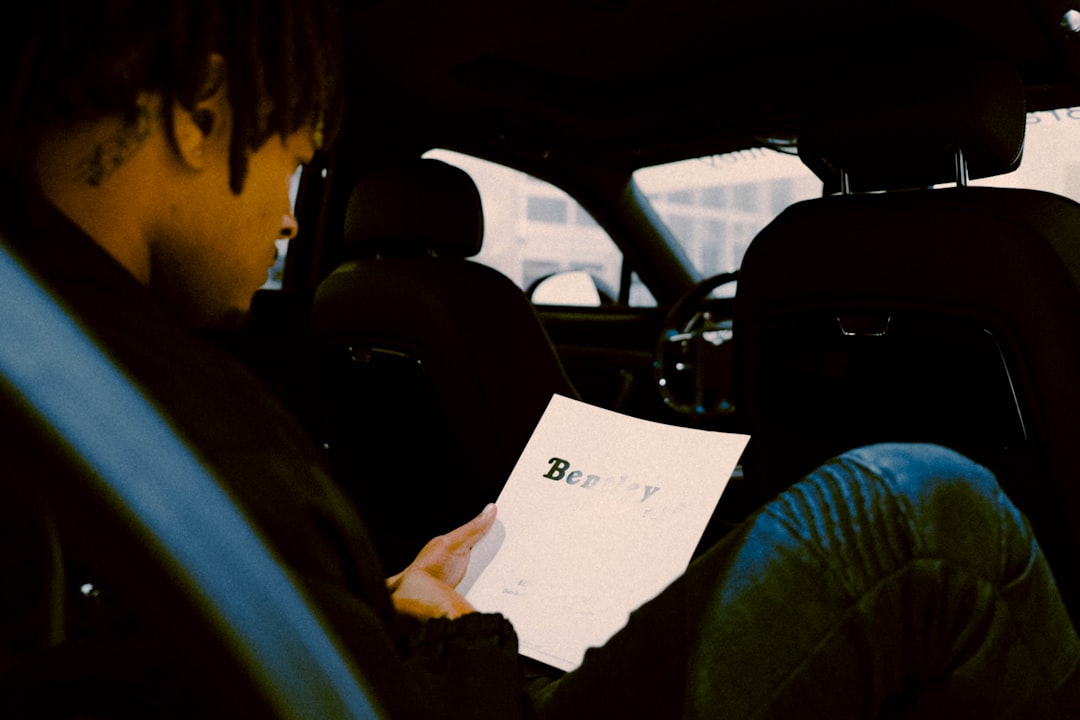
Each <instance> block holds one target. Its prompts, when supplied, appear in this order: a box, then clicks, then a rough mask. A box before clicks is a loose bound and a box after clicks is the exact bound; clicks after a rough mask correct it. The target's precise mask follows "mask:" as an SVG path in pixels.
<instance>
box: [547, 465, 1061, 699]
mask: <svg viewBox="0 0 1080 720" xmlns="http://www.w3.org/2000/svg"><path fill="white" fill-rule="evenodd" d="M1078 666H1080V639H1078V637H1077V634H1076V631H1075V629H1074V627H1073V625H1072V623H1071V621H1070V619H1069V617H1068V615H1067V613H1066V610H1065V608H1064V606H1063V605H1062V602H1061V599H1060V597H1059V596H1058V593H1057V590H1056V588H1055V585H1054V581H1053V577H1052V576H1051V574H1050V570H1049V567H1048V566H1047V563H1046V560H1045V558H1044V557H1043V555H1042V553H1041V551H1040V550H1039V548H1038V546H1037V544H1036V542H1035V540H1034V537H1033V536H1032V533H1031V530H1030V528H1029V526H1028V523H1027V521H1026V519H1025V518H1024V517H1023V516H1022V515H1021V514H1020V512H1019V511H1018V510H1017V509H1016V508H1015V507H1014V506H1013V505H1012V504H1011V503H1010V502H1009V500H1008V499H1007V498H1006V497H1005V496H1004V494H1003V493H1002V491H1001V490H1000V488H999V487H998V485H997V483H996V481H995V479H994V477H993V476H992V475H991V474H990V473H989V472H988V471H987V470H985V469H984V468H982V467H980V466H978V465H976V464H974V463H972V462H970V461H968V460H967V459H965V458H963V457H961V456H959V455H957V454H956V453H954V452H951V451H949V450H946V449H944V448H940V447H937V446H930V445H875V446H870V447H866V448H861V449H858V450H854V451H851V452H849V453H846V454H845V455H843V456H841V457H839V458H836V459H834V460H833V461H831V462H829V463H827V464H825V465H824V466H822V467H821V468H819V469H818V470H816V471H815V472H813V473H811V474H810V475H809V476H808V477H806V478H805V479H803V480H802V481H801V482H799V483H798V484H796V485H794V486H793V487H791V488H790V489H789V490H787V491H785V492H784V493H783V494H781V495H780V496H779V497H777V498H776V499H775V500H773V501H772V502H771V503H769V504H768V505H767V506H765V507H764V508H763V509H761V510H760V511H758V512H757V513H755V514H754V515H753V516H752V517H751V518H750V519H749V520H747V522H745V523H744V524H743V525H742V526H740V528H738V529H737V530H735V531H733V532H732V533H731V534H729V535H728V536H727V537H725V538H724V539H723V540H722V541H721V542H720V543H718V544H717V545H716V546H715V547H714V548H712V549H711V550H710V551H709V552H708V553H706V554H705V555H703V556H702V557H701V558H699V559H698V560H697V561H695V562H694V563H693V564H692V565H691V567H690V568H689V569H688V570H687V572H686V573H685V574H684V576H683V577H681V578H680V579H679V580H677V581H676V582H675V583H673V584H672V585H671V586H669V587H668V589H667V590H665V591H664V592H663V593H661V594H660V595H659V596H658V597H657V598H655V599H654V600H652V601H651V602H649V603H647V604H646V605H645V606H643V607H642V608H640V609H639V610H637V611H636V612H635V613H634V614H633V615H632V616H631V619H630V621H629V623H628V624H627V626H626V627H625V628H624V629H623V630H622V631H620V632H619V633H618V634H617V635H616V636H615V637H613V638H612V639H611V640H610V641H609V642H608V643H607V644H605V646H604V647H602V648H594V649H592V650H590V651H589V652H588V654H587V655H586V658H585V662H584V663H583V664H582V666H581V667H580V668H578V669H577V670H575V671H573V672H571V673H568V674H566V675H565V676H563V677H561V678H559V679H558V680H555V681H553V682H551V683H550V684H546V685H544V686H542V687H541V686H538V687H536V688H535V689H534V691H533V692H532V695H533V700H534V703H535V706H536V708H537V712H538V714H539V716H540V717H541V718H560V719H561V718H578V717H580V718H586V717H587V718H592V719H594V718H597V717H619V718H627V717H631V718H633V717H648V718H679V717H685V718H706V717H709V718H712V717H716V718H772V717H798V718H819V717H820V718H830V719H831V718H874V717H883V718H909V717H910V718H935V717H947V718H950V720H951V719H953V718H962V717H973V718H975V717H977V718H1042V717H1062V718H1065V717H1070V718H1071V717H1080V670H1078Z"/></svg>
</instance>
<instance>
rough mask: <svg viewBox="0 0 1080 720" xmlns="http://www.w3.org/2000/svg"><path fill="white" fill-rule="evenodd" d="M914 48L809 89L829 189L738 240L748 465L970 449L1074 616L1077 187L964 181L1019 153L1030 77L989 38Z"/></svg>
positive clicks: (770, 476) (806, 142) (772, 475)
mask: <svg viewBox="0 0 1080 720" xmlns="http://www.w3.org/2000/svg"><path fill="white" fill-rule="evenodd" d="M955 50H959V48H955ZM958 54H959V55H960V57H957V56H958ZM924 57H925V58H926V59H925V60H920V59H910V58H908V59H907V61H906V62H904V63H897V64H895V65H892V66H889V65H882V64H877V65H875V64H870V65H872V67H871V68H868V70H867V72H866V73H865V74H862V75H861V76H860V75H859V74H858V73H853V74H852V77H851V78H850V79H851V83H850V84H841V85H837V86H833V87H831V88H829V89H828V90H823V91H822V92H821V93H820V94H819V96H818V99H819V100H820V106H819V107H818V108H817V109H815V110H814V111H812V112H810V113H809V114H808V115H807V117H806V118H805V122H804V126H803V131H802V133H801V135H800V137H799V154H800V157H801V159H802V160H803V162H804V163H805V164H807V165H808V166H809V167H810V168H811V169H813V170H814V171H815V172H816V173H817V175H818V176H819V177H821V178H822V180H823V182H824V183H825V186H826V187H827V188H828V189H829V190H832V191H835V193H836V194H832V195H829V196H826V197H822V198H819V199H814V200H810V201H806V202H802V203H799V204H796V205H793V206H792V207H790V208H789V209H787V210H786V211H785V212H783V213H782V214H781V215H780V216H778V217H777V218H776V219H775V220H774V221H773V222H772V223H771V224H770V225H769V226H767V227H766V228H764V229H763V230H762V231H761V232H760V234H759V235H758V236H757V237H756V238H755V239H754V240H753V242H752V243H751V245H750V247H749V249H748V251H747V253H746V256H745V259H744V262H743V265H742V268H741V271H740V276H739V286H738V291H737V297H736V300H735V307H734V334H735V342H736V350H735V352H736V367H737V372H738V374H739V387H740V388H741V393H742V397H741V398H740V407H741V408H742V410H743V411H744V412H745V413H746V415H745V418H746V420H747V424H748V427H747V429H748V432H750V433H751V434H752V436H753V440H752V443H751V446H750V448H749V449H748V452H747V455H746V457H745V459H746V472H747V475H748V478H750V479H751V480H753V481H756V482H758V483H760V485H761V486H762V488H763V492H765V493H766V494H773V493H775V492H777V491H779V490H780V489H782V488H783V487H784V486H786V485H787V484H789V483H790V482H792V481H793V480H795V479H797V478H798V477H799V476H801V475H802V474H803V473H805V472H807V471H809V470H811V469H812V468H813V467H815V466H816V465H817V464H819V463H820V462H821V461H823V460H825V459H827V458H828V457H829V456H831V455H834V454H836V453H839V452H841V451H843V450H846V449H848V448H850V447H852V446H857V445H862V444H867V443H872V442H878V441H928V442H936V443H940V444H943V445H946V446H950V447H952V448H954V449H956V450H959V451H961V452H963V453H966V454H967V455H969V456H970V457H972V458H973V459H975V460H977V461H979V462H982V463H983V464H985V465H987V466H988V467H989V468H990V469H991V470H993V471H994V472H995V473H997V475H998V478H999V480H1000V482H1001V484H1002V485H1003V487H1004V488H1005V490H1006V492H1007V493H1008V494H1009V495H1010V496H1011V497H1012V499H1013V500H1014V502H1016V503H1017V505H1018V506H1019V507H1020V508H1021V509H1023V510H1024V511H1025V512H1026V513H1027V515H1028V516H1029V518H1030V519H1031V521H1032V524H1033V527H1034V529H1035V532H1036V535H1037V537H1038V538H1039V540H1040V542H1041V544H1042V545H1043V547H1044V549H1045V551H1046V553H1047V555H1048V557H1049V559H1050V562H1051V565H1052V567H1053V568H1054V571H1055V574H1056V576H1057V579H1058V583H1059V585H1060V586H1061V589H1062V592H1063V594H1064V595H1065V599H1066V603H1067V604H1068V605H1069V607H1070V611H1071V612H1072V613H1073V617H1074V620H1075V618H1076V617H1077V613H1078V611H1080V582H1078V577H1080V552H1078V551H1080V482H1077V472H1076V448H1077V446H1078V441H1080V205H1077V204H1076V203H1075V202H1073V201H1072V200H1069V199H1066V198H1064V197H1060V196H1057V195H1053V194H1048V193H1044V192H1038V191H1034V190H1019V189H1003V188H994V187H972V186H967V182H968V181H969V179H970V178H972V177H975V178H977V177H988V176H992V175H997V174H1002V173H1006V172H1009V171H1011V170H1013V169H1015V168H1016V167H1017V166H1018V164H1019V162H1020V159H1021V151H1022V146H1023V137H1024V130H1025V122H1026V113H1025V90H1024V86H1023V83H1022V81H1021V79H1020V76H1019V73H1018V72H1017V71H1016V70H1015V69H1014V68H1012V67H1010V66H1009V65H1008V63H1006V62H1004V61H999V60H997V59H996V58H994V57H993V56H988V55H987V56H980V55H975V54H971V55H969V56H967V57H963V54H962V52H960V53H958V52H953V53H951V54H950V55H949V58H950V59H948V60H946V61H944V62H941V61H939V57H940V56H938V55H936V54H935V53H932V52H927V53H926V54H925V56H924ZM943 183H948V184H949V185H950V186H949V187H937V188H935V187H932V186H935V185H940V184H943Z"/></svg>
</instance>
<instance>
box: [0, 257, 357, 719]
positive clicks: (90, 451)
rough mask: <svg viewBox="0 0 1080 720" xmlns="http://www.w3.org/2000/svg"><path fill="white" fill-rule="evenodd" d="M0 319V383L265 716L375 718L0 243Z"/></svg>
mask: <svg viewBox="0 0 1080 720" xmlns="http://www.w3.org/2000/svg"><path fill="white" fill-rule="evenodd" d="M0 318H2V322H0V383H3V384H6V385H8V386H9V388H10V389H11V390H12V391H13V392H14V394H15V395H16V396H18V397H20V398H21V399H22V400H23V402H24V403H25V404H26V406H27V408H28V411H29V412H30V413H32V414H33V415H36V416H37V419H38V420H39V421H40V422H42V423H44V425H45V427H47V428H50V429H51V430H52V431H53V432H54V433H55V435H56V437H57V438H58V442H62V443H63V444H64V445H66V447H67V449H68V450H70V451H71V452H72V453H73V454H74V455H75V456H76V457H78V458H79V459H80V460H81V462H82V463H83V464H84V465H85V466H86V467H87V469H88V470H89V471H90V472H89V475H91V476H92V478H93V480H94V481H95V482H96V487H95V488H94V492H95V494H97V495H99V496H100V497H102V498H103V499H104V500H105V501H107V502H109V503H111V504H112V505H114V506H118V507H120V508H121V509H122V510H123V511H124V512H125V513H126V514H127V516H128V517H129V520H130V522H131V524H132V526H133V527H134V528H135V529H136V532H137V533H139V534H140V536H141V537H140V538H139V539H140V540H141V541H144V542H146V543H152V544H153V546H155V550H156V554H157V556H159V557H161V558H163V562H165V563H167V564H168V566H169V567H168V570H169V572H170V574H171V575H172V576H173V577H174V578H175V579H176V580H177V583H176V585H177V586H178V587H181V588H184V591H185V592H187V593H188V600H190V602H191V603H192V606H193V607H195V608H198V611H199V612H200V613H202V614H203V615H204V616H205V618H206V619H207V620H208V621H209V623H210V624H211V625H212V626H213V627H214V629H215V631H216V632H217V633H218V634H219V635H221V636H223V637H225V638H226V640H227V641H226V642H225V643H224V645H225V646H226V647H228V648H230V650H231V651H232V652H233V653H234V655H235V657H236V660H237V661H238V662H240V663H243V666H245V667H246V668H247V671H248V674H249V675H250V676H252V677H254V678H255V680H256V682H257V684H258V686H259V687H260V688H261V689H262V691H263V693H264V695H265V696H266V697H267V698H268V699H269V701H270V702H269V704H270V706H271V707H273V708H274V710H275V711H277V713H278V714H279V715H280V716H281V717H291V718H298V719H299V718H376V717H377V715H376V713H375V711H374V708H373V705H372V702H371V701H370V700H369V696H368V694H367V693H366V692H365V689H364V688H363V686H362V684H361V681H360V680H359V679H358V678H359V677H360V676H359V673H358V672H357V671H355V669H354V668H353V667H352V666H351V665H350V663H349V662H348V661H347V660H346V658H345V657H344V656H343V655H342V654H341V653H340V652H339V650H338V648H337V647H336V646H335V645H334V642H333V640H332V639H331V638H330V637H329V635H328V634H327V632H326V630H325V629H324V627H323V626H322V625H321V624H320V622H319V620H318V618H317V617H316V615H315V612H314V610H313V609H312V608H311V607H310V606H309V605H308V604H307V603H306V602H305V600H304V598H303V597H302V595H301V594H300V592H299V590H298V589H297V588H296V586H295V585H294V584H293V582H292V581H291V579H290V578H289V577H288V575H287V573H286V572H285V570H284V569H283V567H282V566H281V565H280V564H279V563H278V561H277V560H276V559H275V558H274V557H273V555H272V554H271V552H270V551H269V549H268V548H267V547H266V545H265V544H264V543H263V542H262V541H261V540H260V538H259V537H258V535H257V534H256V532H255V530H254V529H253V528H252V526H251V525H250V524H249V523H248V521H247V520H246V519H245V517H244V516H243V513H242V512H241V510H240V509H239V508H238V507H237V506H236V505H235V503H233V501H232V500H231V499H230V498H229V497H228V495H227V494H226V493H225V492H224V490H223V489H222V488H221V486H220V485H219V484H218V482H217V481H216V480H215V479H214V478H213V477H212V476H211V474H210V473H209V472H208V471H207V469H206V468H205V467H204V466H203V465H202V464H201V463H200V462H199V460H198V459H197V458H196V457H195V456H194V454H193V453H192V452H191V450H190V449H189V448H188V447H187V446H186V445H185V444H184V442H183V441H182V440H181V439H180V438H179V437H178V436H177V435H176V433H175V432H174V431H173V430H172V428H171V427H170V426H169V424H168V423H167V421H166V420H165V419H164V418H163V417H162V416H161V415H160V414H159V413H158V412H157V411H156V410H155V408H154V407H153V406H152V405H151V404H150V403H149V402H148V401H147V400H146V398H145V397H144V396H143V395H142V393H141V392H140V391H139V390H138V388H136V387H135V386H134V385H133V384H132V383H131V381H130V380H128V379H127V378H126V377H125V376H124V375H123V373H122V372H121V371H120V370H119V369H117V367H116V366H115V365H114V364H113V363H112V362H111V361H110V360H109V359H108V358H107V357H106V356H105V355H104V354H103V353H102V352H101V350H100V349H98V348H97V347H96V346H95V344H94V342H93V341H92V340H91V338H90V337H89V336H88V335H87V334H86V333H85V332H84V331H83V330H82V329H81V328H80V327H79V326H78V325H77V324H76V323H75V322H74V321H73V320H72V319H71V317H69V316H68V314H67V313H66V312H65V311H64V310H63V309H62V308H61V307H60V306H59V304H58V303H57V302H56V301H55V300H54V299H53V298H52V297H50V295H49V294H48V292H47V291H46V290H45V289H44V288H43V287H42V286H41V285H40V284H39V283H38V282H37V281H36V280H35V279H34V278H33V277H31V275H30V274H29V273H28V272H27V271H26V270H25V269H24V268H23V267H22V266H21V264H20V263H19V262H18V260H17V259H16V258H15V257H14V256H13V255H12V254H11V252H10V251H9V250H8V249H7V248H6V247H4V245H3V243H2V242H0ZM76 398H77V402H73V399H76ZM151 477H152V478H153V482H147V481H146V479H147V478H151Z"/></svg>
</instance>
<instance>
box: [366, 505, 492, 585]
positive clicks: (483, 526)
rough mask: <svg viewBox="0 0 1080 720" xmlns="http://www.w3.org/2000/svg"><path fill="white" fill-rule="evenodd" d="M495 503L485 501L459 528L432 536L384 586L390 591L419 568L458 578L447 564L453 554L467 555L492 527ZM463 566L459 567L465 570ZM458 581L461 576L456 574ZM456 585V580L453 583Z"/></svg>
mask: <svg viewBox="0 0 1080 720" xmlns="http://www.w3.org/2000/svg"><path fill="white" fill-rule="evenodd" d="M495 515H496V509H495V503H488V505H487V507H485V508H484V510H483V512H481V513H480V514H479V515H477V516H476V517H474V518H473V519H472V520H470V521H469V522H467V523H465V524H464V525H462V526H461V527H459V528H455V529H454V530H451V531H450V532H448V533H446V534H445V535H440V536H438V537H436V538H433V539H432V540H431V541H430V542H428V544H427V545H425V546H424V547H423V549H421V550H420V554H419V555H417V556H416V559H415V560H413V562H412V563H411V564H410V565H409V567H407V568H405V570H402V571H401V572H399V573H398V574H397V575H394V576H392V577H389V578H387V579H386V585H387V587H388V588H390V590H391V591H393V590H394V589H395V588H396V587H397V586H398V585H399V584H400V582H401V578H402V576H403V575H404V574H405V573H406V572H408V571H409V570H411V569H422V570H426V571H427V572H429V573H432V574H434V575H436V576H439V577H444V576H445V577H457V576H458V573H457V572H447V570H449V568H448V567H447V566H448V565H450V564H451V563H452V562H453V558H454V557H455V556H462V557H465V558H467V557H468V554H469V551H471V550H472V548H473V546H474V545H476V543H478V542H480V539H481V538H483V537H484V536H485V535H487V533H488V531H489V530H491V526H492V525H494V524H495ZM464 572H465V568H464V567H461V568H460V573H464ZM457 579H459V580H460V577H457ZM452 584H456V582H454V583H452Z"/></svg>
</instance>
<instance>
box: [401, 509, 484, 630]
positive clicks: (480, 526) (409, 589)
mask: <svg viewBox="0 0 1080 720" xmlns="http://www.w3.org/2000/svg"><path fill="white" fill-rule="evenodd" d="M495 512H496V511H495V506H494V505H488V506H487V507H486V508H484V510H483V512H481V513H480V514H479V515H477V516H476V517H475V518H473V519H472V520H470V521H469V522H467V523H465V524H464V525H462V526H461V527H459V528H456V529H455V530H451V531H450V532H448V533H446V534H445V535H440V536H439V537H436V538H433V539H432V540H431V541H429V542H428V543H427V545H425V546H424V547H423V549H422V550H420V553H419V554H418V555H417V556H416V559H415V560H413V561H412V562H411V563H410V564H409V567H407V568H405V569H404V570H402V571H401V572H400V573H398V574H397V575H394V576H393V577H391V578H388V579H387V581H386V586H387V588H388V589H389V590H390V597H391V599H392V600H393V602H394V609H395V610H397V612H399V613H402V614H404V615H410V616H412V617H415V618H418V619H421V620H423V619H428V618H434V617H451V618H453V617H458V616H460V615H464V614H466V613H469V612H473V611H474V608H473V607H472V605H470V604H469V603H468V602H467V601H466V600H465V598H464V597H462V596H461V595H460V594H459V593H458V592H457V591H456V590H455V589H454V588H456V587H457V586H458V583H460V582H461V579H462V578H463V577H464V576H465V571H466V568H468V567H469V558H470V554H471V552H472V549H473V546H474V545H476V543H477V542H479V541H480V540H481V539H482V538H483V537H484V536H485V535H486V534H487V533H488V531H490V530H491V527H492V525H493V524H494V522H495Z"/></svg>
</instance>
